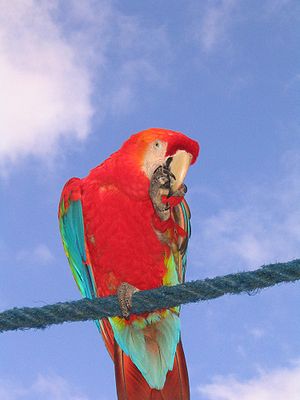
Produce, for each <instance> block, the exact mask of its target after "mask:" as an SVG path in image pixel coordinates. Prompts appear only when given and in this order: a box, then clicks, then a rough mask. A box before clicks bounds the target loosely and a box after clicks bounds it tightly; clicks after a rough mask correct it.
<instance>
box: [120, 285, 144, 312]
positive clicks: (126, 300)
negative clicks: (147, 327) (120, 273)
mask: <svg viewBox="0 0 300 400" xmlns="http://www.w3.org/2000/svg"><path fill="white" fill-rule="evenodd" d="M136 292H139V289H137V288H136V287H135V286H132V285H130V284H129V283H127V282H123V283H121V285H120V286H119V287H118V290H117V296H118V300H119V304H120V308H121V313H122V316H123V317H124V318H125V319H129V316H130V310H131V307H132V296H133V294H134V293H136Z"/></svg>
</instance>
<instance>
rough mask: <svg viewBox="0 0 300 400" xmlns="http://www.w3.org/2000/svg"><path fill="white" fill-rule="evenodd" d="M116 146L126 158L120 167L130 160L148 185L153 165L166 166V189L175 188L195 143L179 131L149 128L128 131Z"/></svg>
mask: <svg viewBox="0 0 300 400" xmlns="http://www.w3.org/2000/svg"><path fill="white" fill-rule="evenodd" d="M120 150H121V152H122V154H123V156H124V159H126V161H127V163H124V167H125V165H127V166H128V164H129V163H130V164H131V166H132V167H133V168H135V170H136V173H137V172H139V174H140V175H143V176H144V178H146V181H147V182H148V185H149V182H150V181H151V178H152V176H153V174H154V172H155V171H156V170H157V168H159V167H164V168H168V170H169V171H170V173H171V176H172V179H171V182H170V184H171V188H170V189H171V191H172V192H175V191H176V190H177V189H178V188H179V187H180V186H181V185H182V184H183V182H184V179H185V177H186V174H187V172H188V169H189V167H190V165H191V164H193V163H194V162H195V161H196V159H197V157H198V154H199V144H198V143H197V142H196V141H195V140H192V139H190V138H189V137H187V136H185V135H184V134H182V133H180V132H175V131H171V130H167V129H161V128H150V129H147V130H144V131H141V132H139V133H136V134H134V135H132V136H131V137H130V138H129V139H128V140H127V141H126V142H125V143H124V144H123V146H122V148H121V149H120Z"/></svg>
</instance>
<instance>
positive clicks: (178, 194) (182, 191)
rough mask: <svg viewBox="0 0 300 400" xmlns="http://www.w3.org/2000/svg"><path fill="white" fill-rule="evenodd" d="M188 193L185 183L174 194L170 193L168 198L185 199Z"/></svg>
mask: <svg viewBox="0 0 300 400" xmlns="http://www.w3.org/2000/svg"><path fill="white" fill-rule="evenodd" d="M186 192H187V186H186V185H185V184H184V183H183V184H182V185H181V186H180V188H178V189H177V190H176V191H175V192H174V193H170V194H169V196H168V197H171V196H176V197H183V196H184V195H185V194H186Z"/></svg>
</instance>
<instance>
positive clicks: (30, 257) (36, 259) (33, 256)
mask: <svg viewBox="0 0 300 400" xmlns="http://www.w3.org/2000/svg"><path fill="white" fill-rule="evenodd" d="M16 260H17V261H18V262H19V263H22V264H23V265H24V267H26V266H28V265H32V264H37V265H47V264H49V263H51V262H52V261H53V260H54V256H53V254H52V252H51V251H50V249H49V248H48V247H47V246H46V245H45V244H43V243H40V244H38V245H37V246H36V247H34V248H33V249H30V250H28V249H26V250H25V249H23V250H20V251H19V252H18V253H17V254H16Z"/></svg>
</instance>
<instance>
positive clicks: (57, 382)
mask: <svg viewBox="0 0 300 400" xmlns="http://www.w3.org/2000/svg"><path fill="white" fill-rule="evenodd" d="M0 399H1V400H88V397H87V396H85V395H84V394H82V393H80V392H79V390H78V389H77V388H76V387H74V385H71V384H70V383H68V382H67V381H66V380H65V379H64V378H62V377H60V376H57V375H52V376H44V375H39V376H38V377H37V379H36V380H35V381H34V382H33V383H32V384H30V385H28V386H25V385H21V384H19V383H18V382H14V381H8V380H3V379H2V380H1V379H0Z"/></svg>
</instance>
